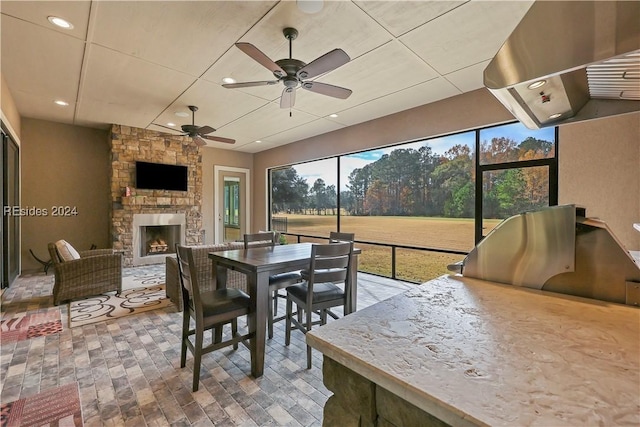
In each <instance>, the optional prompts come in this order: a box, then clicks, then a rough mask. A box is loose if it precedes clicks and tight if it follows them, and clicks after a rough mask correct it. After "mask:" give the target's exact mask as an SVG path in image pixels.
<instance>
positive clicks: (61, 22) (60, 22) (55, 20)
mask: <svg viewBox="0 0 640 427" xmlns="http://www.w3.org/2000/svg"><path fill="white" fill-rule="evenodd" d="M47 19H48V20H49V22H51V23H52V24H53V25H55V26H57V27H60V28H64V29H65V30H71V29H73V24H72V23H71V22H69V21H67V20H66V19H62V18H59V17H57V16H47Z"/></svg>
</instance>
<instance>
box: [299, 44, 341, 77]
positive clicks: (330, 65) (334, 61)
mask: <svg viewBox="0 0 640 427" xmlns="http://www.w3.org/2000/svg"><path fill="white" fill-rule="evenodd" d="M350 60H351V58H349V55H347V53H346V52H345V51H344V50H342V49H333V50H332V51H331V52H328V53H325V54H324V55H322V56H321V57H319V58H317V59H314V60H313V61H311V62H310V63H308V64H307V65H305V66H304V67H302V68H301V69H300V70H299V71H298V73H297V76H298V77H299V78H301V79H303V80H304V79H311V78H313V77H316V76H319V75H320V74H324V73H326V72H328V71H331V70H335V69H336V68H338V67H340V66H342V65H344V64H346V63H347V62H349V61H350Z"/></svg>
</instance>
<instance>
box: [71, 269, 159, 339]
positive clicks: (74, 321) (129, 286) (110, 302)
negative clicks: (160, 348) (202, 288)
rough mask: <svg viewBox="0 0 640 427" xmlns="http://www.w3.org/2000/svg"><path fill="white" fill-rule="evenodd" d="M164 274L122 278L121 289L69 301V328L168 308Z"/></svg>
mask: <svg viewBox="0 0 640 427" xmlns="http://www.w3.org/2000/svg"><path fill="white" fill-rule="evenodd" d="M163 282H164V276H158V275H141V276H128V277H124V278H123V279H122V292H121V293H120V295H116V294H115V292H109V293H106V294H103V295H98V296H95V297H89V298H84V299H80V300H76V301H72V302H71V303H70V304H69V327H70V328H73V327H76V326H82V325H88V324H90V323H96V322H102V321H105V320H109V319H115V318H118V317H124V316H129V315H132V314H137V313H142V312H144V311H149V310H155V309H158V308H163V307H167V306H168V305H170V304H171V301H170V300H169V299H168V298H167V296H166V292H165V285H164V283H163Z"/></svg>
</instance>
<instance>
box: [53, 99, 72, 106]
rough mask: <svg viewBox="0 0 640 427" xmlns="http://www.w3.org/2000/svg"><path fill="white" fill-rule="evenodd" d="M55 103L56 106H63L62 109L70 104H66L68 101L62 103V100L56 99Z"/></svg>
mask: <svg viewBox="0 0 640 427" xmlns="http://www.w3.org/2000/svg"><path fill="white" fill-rule="evenodd" d="M53 102H54V103H56V104H58V105H60V106H62V107H66V106H67V105H69V103H68V102H66V101H62V100H60V99H56V100H55V101H53Z"/></svg>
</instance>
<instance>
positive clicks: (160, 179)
mask: <svg viewBox="0 0 640 427" xmlns="http://www.w3.org/2000/svg"><path fill="white" fill-rule="evenodd" d="M187 172H188V168H187V166H180V165H165V164H162V163H149V162H136V188H139V189H147V190H174V191H187V183H188V174H187Z"/></svg>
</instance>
